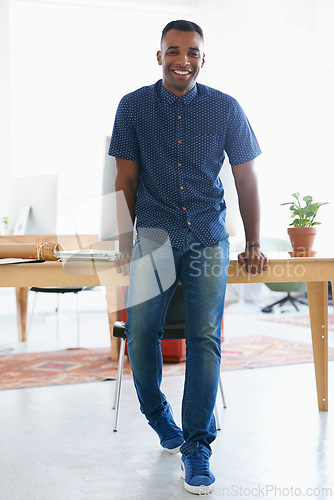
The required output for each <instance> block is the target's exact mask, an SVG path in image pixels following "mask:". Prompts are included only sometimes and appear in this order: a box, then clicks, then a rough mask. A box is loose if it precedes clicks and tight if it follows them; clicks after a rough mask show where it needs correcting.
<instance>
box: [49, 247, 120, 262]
mask: <svg viewBox="0 0 334 500" xmlns="http://www.w3.org/2000/svg"><path fill="white" fill-rule="evenodd" d="M55 254H56V256H57V257H58V259H60V260H61V261H67V260H71V261H74V260H75V261H86V260H89V261H91V260H95V261H105V262H112V261H113V260H114V259H115V257H116V256H117V255H118V253H117V252H115V251H112V250H91V249H83V250H72V251H71V250H68V251H59V252H55Z"/></svg>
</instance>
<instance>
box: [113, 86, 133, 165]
mask: <svg viewBox="0 0 334 500" xmlns="http://www.w3.org/2000/svg"><path fill="white" fill-rule="evenodd" d="M108 154H109V155H110V156H115V157H116V158H123V159H125V160H132V161H138V160H139V144H138V138H137V134H136V130H135V126H134V120H133V113H132V106H131V99H130V95H129V94H128V95H126V96H124V97H123V98H122V99H121V101H120V103H119V105H118V108H117V112H116V117H115V122H114V128H113V132H112V136H111V141H110V147H109V151H108Z"/></svg>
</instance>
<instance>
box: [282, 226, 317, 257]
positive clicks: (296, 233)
mask: <svg viewBox="0 0 334 500" xmlns="http://www.w3.org/2000/svg"><path fill="white" fill-rule="evenodd" d="M316 234H317V229H316V228H315V227H289V228H288V235H289V238H290V241H291V246H292V249H293V251H294V252H310V251H311V250H312V248H313V243H314V238H315V235H316Z"/></svg>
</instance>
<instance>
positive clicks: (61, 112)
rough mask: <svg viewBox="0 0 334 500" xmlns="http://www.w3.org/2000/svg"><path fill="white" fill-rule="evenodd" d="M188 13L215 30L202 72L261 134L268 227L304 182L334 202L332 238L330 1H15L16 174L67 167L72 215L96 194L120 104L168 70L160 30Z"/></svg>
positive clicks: (209, 31) (284, 219)
mask: <svg viewBox="0 0 334 500" xmlns="http://www.w3.org/2000/svg"><path fill="white" fill-rule="evenodd" d="M89 4H94V7H93V6H92V5H90V6H89ZM181 17H182V18H189V19H193V20H195V21H197V22H198V23H199V24H200V25H202V26H203V28H204V31H205V38H206V55H207V58H206V65H205V67H204V68H203V70H202V74H201V75H200V79H199V81H200V82H202V83H207V84H208V85H212V86H214V87H216V88H219V89H220V90H222V91H224V92H227V93H229V94H231V95H233V96H234V97H236V98H237V99H238V100H239V102H240V103H241V105H242V106H243V107H244V109H245V111H246V113H247V114H248V116H249V118H250V121H251V123H252V125H253V128H254V130H255V132H256V134H257V136H258V139H259V142H260V144H261V147H262V150H263V155H262V157H260V159H259V160H258V171H259V177H260V186H261V199H262V219H263V222H262V227H263V233H264V234H266V235H273V234H275V235H278V234H281V235H285V231H286V229H285V228H286V226H287V224H288V222H289V219H288V210H287V209H286V208H284V207H280V203H281V202H283V201H288V200H289V197H290V193H292V192H294V191H301V192H303V193H304V194H313V195H314V197H315V198H317V199H322V200H326V201H331V202H332V204H331V205H329V206H326V207H323V208H321V211H320V212H319V215H320V216H321V219H322V220H323V222H324V223H326V225H327V230H326V231H325V229H326V225H325V226H324V228H323V231H324V233H325V234H324V235H323V237H322V240H323V241H324V240H329V241H330V242H332V236H331V235H330V234H329V233H330V230H329V228H330V227H331V226H330V221H331V217H332V216H333V215H334V214H333V212H334V196H333V194H332V192H333V188H332V183H331V169H332V168H333V167H332V163H333V160H332V149H333V148H332V144H333V139H332V138H333V133H334V120H333V118H332V117H333V116H334V113H333V112H334V99H333V97H332V88H334V72H333V69H334V68H333V65H334V59H333V57H332V47H333V46H334V44H333V42H334V40H333V37H334V30H333V29H332V26H333V20H334V3H333V2H332V1H331V0H198V1H197V2H193V1H192V2H191V1H190V0H181V1H180V2H177V1H176V0H173V1H172V2H168V4H167V5H165V2H164V1H162V0H161V1H158V0H156V1H153V0H150V1H149V2H148V1H146V2H145V3H142V2H132V3H129V2H126V1H125V2H124V1H123V2H122V3H117V4H115V3H114V2H112V1H111V0H110V1H108V0H98V1H96V2H92V1H91V2H89V0H81V1H79V0H72V1H71V2H68V4H67V5H66V0H59V1H58V2H50V3H49V2H48V1H45V2H41V1H29V0H24V1H23V0H11V3H10V27H11V38H10V40H11V79H12V88H11V91H12V127H11V137H12V140H11V152H12V163H13V174H14V175H15V176H19V175H27V174H32V175H33V174H41V173H55V172H57V173H59V174H60V189H61V197H62V198H61V199H62V207H63V209H64V210H65V212H66V211H67V208H68V206H70V205H71V204H73V203H80V202H82V201H84V200H87V199H89V197H96V196H97V195H98V193H99V192H100V183H101V163H102V148H103V137H104V136H105V135H108V134H110V133H111V129H112V124H113V118H114V113H115V110H116V106H117V103H118V101H119V99H120V98H121V96H122V95H123V94H124V93H126V92H129V91H131V90H132V89H135V88H137V87H139V86H142V85H145V84H150V83H153V82H154V81H155V80H157V79H158V78H160V71H161V70H160V68H159V67H158V66H157V65H156V62H155V53H156V50H157V49H158V45H159V38H160V32H161V29H162V27H163V26H164V25H165V24H166V23H167V22H168V21H170V20H171V19H176V18H181ZM93 213H94V215H93V217H92V218H91V219H92V220H91V222H90V221H89V220H87V221H86V220H85V228H83V229H84V230H87V231H91V230H94V223H95V221H96V212H95V211H94V210H93ZM88 214H89V209H88ZM69 230H70V228H69ZM95 230H97V229H96V228H95Z"/></svg>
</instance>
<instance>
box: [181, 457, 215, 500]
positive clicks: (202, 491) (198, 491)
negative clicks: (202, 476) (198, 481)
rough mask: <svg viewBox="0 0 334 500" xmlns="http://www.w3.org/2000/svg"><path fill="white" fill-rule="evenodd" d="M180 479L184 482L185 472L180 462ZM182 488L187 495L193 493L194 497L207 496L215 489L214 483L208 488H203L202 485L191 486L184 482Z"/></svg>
mask: <svg viewBox="0 0 334 500" xmlns="http://www.w3.org/2000/svg"><path fill="white" fill-rule="evenodd" d="M181 477H182V479H184V480H185V477H186V471H185V468H184V464H183V462H182V461H181ZM184 487H185V489H186V490H187V491H189V493H193V494H194V495H208V494H209V493H211V492H212V491H213V490H214V489H215V482H214V483H212V484H210V486H205V485H204V484H203V485H201V486H192V485H191V484H188V483H186V481H184Z"/></svg>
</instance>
